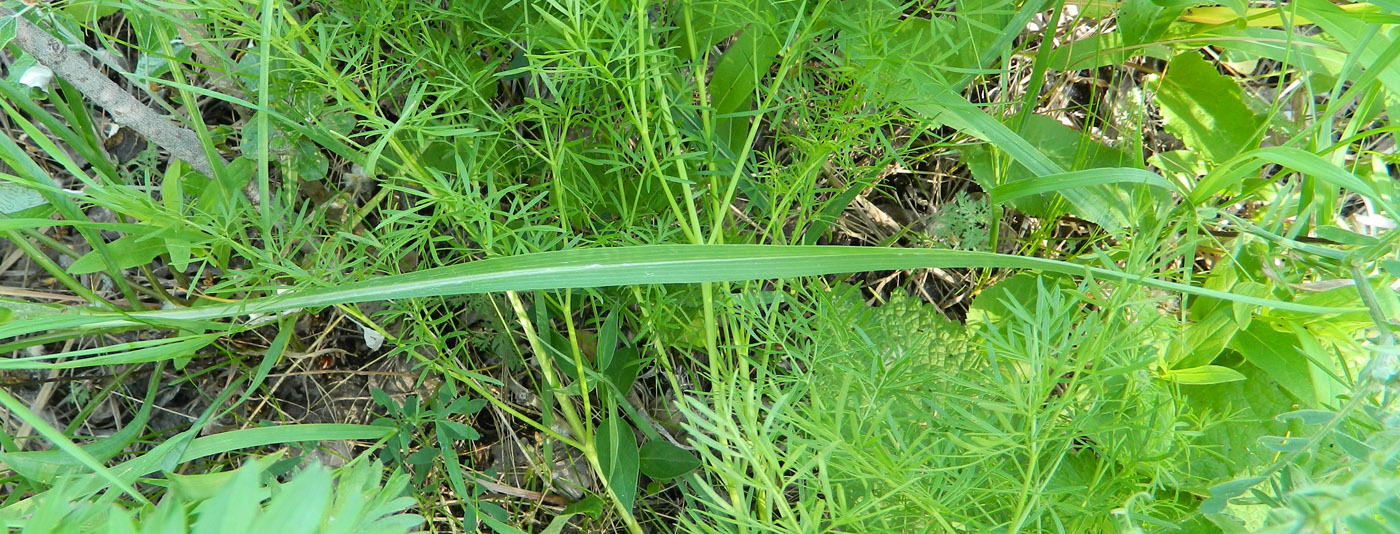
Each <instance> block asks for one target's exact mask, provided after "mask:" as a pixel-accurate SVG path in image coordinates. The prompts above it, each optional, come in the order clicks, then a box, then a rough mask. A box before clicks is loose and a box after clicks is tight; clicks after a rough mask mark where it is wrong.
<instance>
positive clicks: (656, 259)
mask: <svg viewBox="0 0 1400 534" xmlns="http://www.w3.org/2000/svg"><path fill="white" fill-rule="evenodd" d="M958 267H962V268H993V267H995V268H1003V269H1038V270H1041V271H1048V272H1054V273H1061V274H1068V275H1071V276H1093V277H1095V278H1098V279H1101V280H1109V281H1115V282H1121V283H1129V284H1140V285H1142V286H1145V287H1151V288H1155V289H1162V290H1167V291H1179V292H1182V293H1187V294H1192V295H1198V296H1206V297H1214V298H1217V299H1221V300H1226V301H1231V302H1244V303H1247V304H1253V305H1257V306H1264V307H1269V308H1274V309H1278V310H1287V311H1295V312H1301V313H1317V314H1328V313H1351V312H1359V311H1365V309H1364V308H1360V307H1328V306H1313V305H1306V304H1298V303H1293V302H1284V301H1278V300H1271V299H1266V298H1259V297H1251V296H1246V295H1236V294H1233V293H1229V292H1225V291H1217V290H1211V289H1205V288H1201V287H1196V286H1191V285H1186V284H1180V283H1176V282H1168V281H1164V280H1158V279H1155V278H1151V277H1147V276H1142V275H1137V274H1130V273H1124V272H1121V271H1116V270H1111V269H1105V268H1100V267H1090V266H1087V265H1079V264H1074V263H1069V262H1064V261H1057V260H1050V259H1044V258H1031V257H1023V256H1013V255H1009V254H996V253H991V252H975V251H964V250H933V249H897V248H876V247H856V246H826V245H815V246H774V245H646V246H636V247H618V248H594V249H573V250H562V251H553V252H540V253H535V254H524V255H520V256H510V257H502V258H493V259H487V260H482V261H474V262H469V263H464V264H461V265H453V266H447V267H438V268H433V269H425V270H422V271H416V272H413V273H408V274H402V275H395V276H387V277H382V278H376V279H373V280H366V281H364V282H356V283H349V284H342V285H339V286H335V287H323V288H314V289H304V290H293V291H288V292H286V293H283V294H281V295H277V296H273V297H264V298H257V299H250V300H244V301H239V302H233V303H227V304H214V305H209V306H200V307H195V308H185V309H178V310H159V311H149V312H129V313H115V312H104V311H91V310H89V309H85V308H66V310H67V311H68V313H63V314H56V315H53V316H48V317H36V318H31V319H30V320H27V321H10V322H7V323H3V324H0V338H7V337H15V336H20V335H24V334H30V333H34V332H42V331H48V330H55V329H66V328H84V329H107V328H122V327H131V326H142V325H148V324H150V323H153V322H155V323H161V324H170V323H172V322H175V323H182V324H186V325H188V326H190V327H191V328H193V327H195V326H197V325H203V327H209V326H216V325H215V324H211V323H204V322H203V321H208V320H211V319H220V318H228V317H236V316H240V315H247V314H250V313H264V314H266V313H277V312H281V311H286V310H291V309H296V308H317V307H324V306H332V305H336V304H350V303H356V302H368V301H375V300H397V299H405V298H418V297H428V296H449V295H465V294H472V293H490V292H497V291H533V290H541V289H568V288H575V289H577V288H589V287H613V286H627V285H648V284H690V283H703V282H735V281H742V280H765V279H774V278H795V277H800V276H822V275H828V274H839V273H851V272H864V271H881V270H907V269H924V268H944V269H947V268H958ZM3 305H5V302H4V301H0V306H3ZM223 327H224V328H227V327H228V326H227V325H223Z"/></svg>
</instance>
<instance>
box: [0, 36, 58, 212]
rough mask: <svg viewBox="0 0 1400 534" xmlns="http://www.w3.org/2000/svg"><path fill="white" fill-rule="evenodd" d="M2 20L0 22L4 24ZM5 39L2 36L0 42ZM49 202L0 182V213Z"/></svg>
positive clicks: (33, 191) (33, 192)
mask: <svg viewBox="0 0 1400 534" xmlns="http://www.w3.org/2000/svg"><path fill="white" fill-rule="evenodd" d="M3 23H4V22H3V21H0V24H3ZM3 41H4V39H3V38H0V42H3ZM46 203H48V200H45V199H44V195H41V194H39V192H38V191H35V190H33V189H29V188H27V187H21V186H19V185H16V184H12V183H6V182H0V214H6V215H8V214H11V213H18V212H21V211H24V210H27V209H29V208H32V207H34V206H42V205H44V204H46Z"/></svg>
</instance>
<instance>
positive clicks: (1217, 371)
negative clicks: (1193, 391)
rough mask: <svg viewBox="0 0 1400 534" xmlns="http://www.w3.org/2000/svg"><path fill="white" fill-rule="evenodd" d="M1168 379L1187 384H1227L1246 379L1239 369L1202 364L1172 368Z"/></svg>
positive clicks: (1167, 374) (1167, 376)
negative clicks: (1184, 367)
mask: <svg viewBox="0 0 1400 534" xmlns="http://www.w3.org/2000/svg"><path fill="white" fill-rule="evenodd" d="M1166 378H1167V380H1171V381H1172V382H1176V383H1178V384H1182V385H1187V386H1203V385H1209V384H1226V383H1229V382H1238V381H1240V380H1244V379H1245V376H1244V375H1242V374H1240V372H1239V371H1236V370H1234V369H1231V368H1229V367H1221V366H1219V365H1202V366H1200V367H1191V368H1187V369H1172V370H1170V371H1167V372H1166Z"/></svg>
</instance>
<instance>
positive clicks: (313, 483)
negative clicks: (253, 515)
mask: <svg viewBox="0 0 1400 534" xmlns="http://www.w3.org/2000/svg"><path fill="white" fill-rule="evenodd" d="M332 491H333V489H332V485H331V472H330V470H329V469H326V468H325V467H322V466H321V464H320V463H319V462H312V463H311V465H310V466H307V467H306V469H303V470H301V472H299V473H296V474H295V475H293V476H292V480H291V481H290V482H287V483H286V484H283V485H282V487H281V488H279V490H278V493H277V494H276V495H274V496H273V498H272V500H271V502H268V503H267V507H266V508H265V509H264V510H263V513H262V515H261V517H259V518H258V521H257V523H255V524H254V525H253V530H252V532H278V533H279V534H312V533H315V532H321V531H322V530H321V518H322V517H323V516H324V514H325V513H326V508H327V507H329V506H330V503H331V493H332Z"/></svg>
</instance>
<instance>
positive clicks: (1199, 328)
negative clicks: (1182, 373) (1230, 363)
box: [1168, 308, 1240, 368]
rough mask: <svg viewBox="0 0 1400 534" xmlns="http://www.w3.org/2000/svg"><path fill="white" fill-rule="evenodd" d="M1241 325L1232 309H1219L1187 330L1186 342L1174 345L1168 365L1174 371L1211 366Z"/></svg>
mask: <svg viewBox="0 0 1400 534" xmlns="http://www.w3.org/2000/svg"><path fill="white" fill-rule="evenodd" d="M1239 329H1240V327H1239V323H1237V322H1235V319H1234V318H1232V317H1231V313H1230V310H1229V309H1228V308H1218V309H1216V310H1215V311H1214V312H1213V313H1211V314H1210V315H1209V316H1207V317H1206V318H1205V319H1204V320H1202V321H1200V322H1197V323H1194V324H1192V325H1191V326H1188V327H1186V332H1184V333H1183V339H1182V340H1181V341H1180V342H1173V343H1172V353H1171V356H1170V358H1169V359H1168V362H1169V363H1171V366H1172V367H1173V368H1191V367H1197V366H1201V365H1206V364H1209V363H1211V362H1213V361H1215V358H1216V357H1218V356H1220V352H1221V351H1223V350H1225V346H1226V345H1227V344H1229V343H1230V340H1231V339H1233V338H1234V337H1235V333H1236V332H1239Z"/></svg>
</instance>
